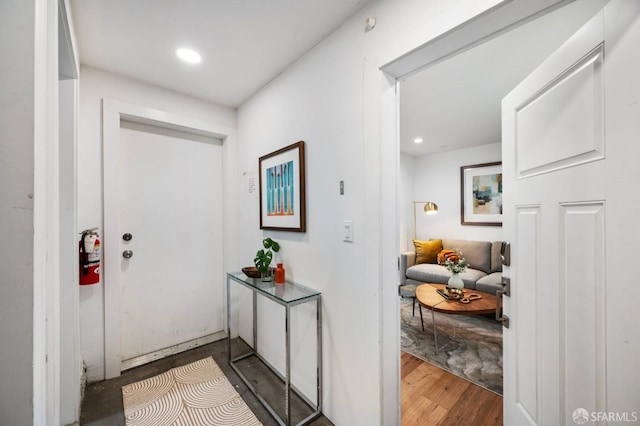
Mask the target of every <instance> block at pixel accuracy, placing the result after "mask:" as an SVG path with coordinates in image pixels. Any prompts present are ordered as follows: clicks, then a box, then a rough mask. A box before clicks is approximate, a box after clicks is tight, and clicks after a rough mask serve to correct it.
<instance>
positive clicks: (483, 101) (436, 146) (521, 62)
mask: <svg viewBox="0 0 640 426" xmlns="http://www.w3.org/2000/svg"><path fill="white" fill-rule="evenodd" d="M601 7H602V1H601V0H579V1H576V2H574V3H571V4H569V5H568V6H566V7H563V8H561V9H558V10H556V11H555V12H552V13H550V14H547V15H545V16H543V17H541V18H539V19H536V20H533V21H531V22H529V23H527V24H525V25H522V26H520V27H518V28H516V29H514V30H511V31H509V32H508V33H506V34H504V35H502V36H500V37H498V38H494V39H493V40H491V41H489V42H487V43H484V44H481V45H479V46H477V47H475V48H473V49H470V50H468V51H466V52H464V53H462V54H459V55H457V56H455V57H452V58H451V59H448V60H446V61H443V62H441V63H439V64H437V65H435V66H433V67H431V68H428V69H425V70H423V71H420V72H419V73H416V74H414V75H412V76H410V77H408V78H407V79H406V81H403V82H402V83H401V84H400V151H401V152H403V153H406V154H409V155H411V156H415V157H417V156H422V155H428V154H433V153H437V152H443V151H450V150H455V149H461V148H467V147H471V146H477V145H485V144H490V143H496V142H500V141H501V139H502V138H501V134H500V132H501V130H500V103H501V100H502V98H503V97H504V96H505V95H506V94H507V93H509V91H510V90H511V89H512V88H513V87H515V86H516V85H517V84H518V82H520V81H521V80H523V78H524V77H525V76H527V75H528V74H529V73H530V72H531V71H532V70H533V69H534V68H535V67H536V66H537V65H539V64H540V63H541V62H542V61H543V60H544V59H545V58H546V57H548V56H549V55H550V54H551V53H552V52H553V51H554V50H555V49H556V48H557V47H558V46H559V45H560V44H561V43H562V42H564V41H565V40H567V39H568V38H569V37H570V36H571V35H572V34H573V33H574V32H575V31H576V30H577V29H578V28H579V27H580V26H581V25H582V24H583V23H584V22H586V21H587V20H588V19H589V18H590V17H592V16H593V15H594V14H595V13H596V12H597V11H598V10H599V9H600V8H601ZM416 137H421V138H422V139H423V140H424V142H422V143H421V144H415V143H414V142H413V140H414V139H415V138H416Z"/></svg>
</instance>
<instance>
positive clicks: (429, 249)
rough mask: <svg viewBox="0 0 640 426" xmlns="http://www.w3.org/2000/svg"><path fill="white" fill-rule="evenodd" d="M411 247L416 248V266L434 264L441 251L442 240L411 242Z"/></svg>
mask: <svg viewBox="0 0 640 426" xmlns="http://www.w3.org/2000/svg"><path fill="white" fill-rule="evenodd" d="M413 245H414V246H415V248H416V264H418V263H436V262H437V260H438V253H440V251H442V240H429V241H418V240H413Z"/></svg>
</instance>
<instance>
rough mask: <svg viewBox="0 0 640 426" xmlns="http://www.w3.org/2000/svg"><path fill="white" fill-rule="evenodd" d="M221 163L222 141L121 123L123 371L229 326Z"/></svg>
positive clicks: (136, 124) (147, 126)
mask: <svg viewBox="0 0 640 426" xmlns="http://www.w3.org/2000/svg"><path fill="white" fill-rule="evenodd" d="M221 158H222V143H221V141H220V140H216V139H212V138H205V137H201V136H196V135H191V134H185V133H181V132H177V131H173V130H168V129H164V128H160V127H155V126H150V125H143V124H138V123H131V122H125V121H122V123H121V127H120V171H119V174H120V183H119V184H120V186H119V188H120V229H121V232H122V234H123V235H124V234H125V233H129V234H131V239H130V240H129V241H125V239H124V238H123V239H121V240H120V245H121V251H122V252H123V254H124V251H126V250H129V251H131V253H132V256H131V257H130V258H128V259H127V258H125V257H124V255H123V257H122V258H121V271H120V279H121V281H120V282H121V287H122V300H121V306H122V310H121V312H122V323H121V357H122V360H123V368H127V367H131V366H133V365H137V364H140V363H142V362H144V361H149V360H151V359H155V358H157V357H160V356H163V355H166V354H167V353H171V352H176V351H177V350H184V349H186V348H187V347H189V346H190V345H191V346H193V345H194V343H193V341H194V340H196V339H201V338H203V337H206V336H210V335H212V334H214V333H217V332H221V331H222V330H223V328H224V324H223V303H222V301H223V294H222V291H223V285H222V282H221V280H222V276H223V273H222V160H221ZM189 342H192V343H191V344H190V343H189ZM185 345H187V346H186V347H185ZM167 348H180V349H175V350H171V349H167ZM149 354H151V355H149ZM141 356H143V357H142V358H143V359H142V361H134V362H133V363H132V362H131V361H128V360H132V359H138V360H139V357H141Z"/></svg>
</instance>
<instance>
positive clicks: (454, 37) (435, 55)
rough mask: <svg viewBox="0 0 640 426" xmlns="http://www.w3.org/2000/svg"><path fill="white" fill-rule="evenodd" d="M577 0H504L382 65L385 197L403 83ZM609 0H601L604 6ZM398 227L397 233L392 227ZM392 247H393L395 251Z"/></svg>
mask: <svg viewBox="0 0 640 426" xmlns="http://www.w3.org/2000/svg"><path fill="white" fill-rule="evenodd" d="M573 1H575V0H541V1H538V2H535V3H534V2H531V1H529V0H512V1H502V2H500V3H498V4H497V5H496V6H494V7H493V8H490V9H488V10H487V11H485V12H483V13H481V14H479V15H477V16H476V17H474V18H472V19H471V20H469V21H467V22H464V23H462V24H460V25H459V26H457V27H455V28H453V29H451V30H449V31H447V32H445V33H443V34H441V35H439V36H437V37H435V38H433V39H432V40H430V41H428V42H426V43H424V44H423V45H421V46H418V47H416V48H415V49H414V50H412V51H410V52H408V53H407V54H405V55H402V56H400V57H398V58H396V59H393V60H392V61H390V62H388V63H386V64H384V65H382V66H381V67H380V81H381V83H382V84H381V92H380V111H379V112H380V129H381V132H380V138H381V144H380V146H381V151H383V152H384V155H381V167H380V170H381V173H382V174H383V175H384V176H382V177H381V178H382V179H381V180H382V181H383V182H388V183H389V184H388V185H385V186H383V188H382V194H381V199H383V200H395V199H397V195H398V192H399V191H398V184H399V178H398V173H399V155H400V138H399V136H400V135H399V130H398V129H399V127H400V125H399V120H400V97H399V92H400V91H399V87H400V84H401V81H402V80H403V79H405V78H406V77H409V76H410V75H412V74H415V73H417V72H419V71H421V70H423V69H425V68H428V67H431V66H433V65H436V64H438V63H440V62H442V61H444V60H446V59H448V58H450V57H453V56H455V55H457V54H459V53H462V52H464V51H466V50H469V49H471V48H473V47H475V46H477V45H480V44H482V43H485V42H487V41H489V40H491V39H493V38H495V37H498V36H499V35H502V34H504V33H505V32H508V31H510V30H512V29H514V28H516V27H518V26H520V25H522V24H525V23H527V22H529V21H531V20H534V19H536V18H538V17H541V16H543V15H545V14H547V13H549V12H552V11H554V10H556V9H558V8H561V7H563V6H566V5H567V4H569V3H572V2H573ZM608 1H609V0H602V2H603V6H604V4H606V3H607V2H608ZM387 204H388V206H386V207H385V204H384V203H383V205H382V206H381V207H380V209H381V211H384V213H385V214H382V215H381V222H380V232H381V235H382V247H389V248H390V249H388V250H386V249H385V250H383V252H382V254H381V257H382V259H383V262H382V265H383V266H382V271H381V273H382V283H381V305H380V306H381V325H380V330H381V340H382V342H384V343H383V344H381V345H380V359H381V372H380V377H381V386H382V389H390V390H392V391H389V392H387V391H384V392H383V393H382V396H381V403H382V404H381V405H382V407H381V408H382V413H381V420H382V424H400V409H401V399H400V377H401V376H400V319H399V302H398V292H397V291H398V290H397V282H398V271H397V265H396V261H397V259H393V258H394V257H395V258H397V257H398V253H399V252H400V247H399V242H400V238H399V233H398V222H397V220H398V217H402V214H401V210H400V209H402V208H403V206H398V205H395V206H391V204H392V203H387ZM390 229H394V230H396V231H395V232H389V231H388V230H390ZM391 248H393V249H391Z"/></svg>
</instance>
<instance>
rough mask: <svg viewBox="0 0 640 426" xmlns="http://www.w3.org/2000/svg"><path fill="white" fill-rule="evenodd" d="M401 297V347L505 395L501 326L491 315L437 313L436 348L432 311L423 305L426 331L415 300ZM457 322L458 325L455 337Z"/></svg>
mask: <svg viewBox="0 0 640 426" xmlns="http://www.w3.org/2000/svg"><path fill="white" fill-rule="evenodd" d="M412 303H413V301H412V299H410V298H402V299H400V315H401V330H400V333H401V342H400V346H401V349H402V350H403V351H405V352H407V353H409V354H411V355H413V356H415V357H418V358H420V359H422V360H424V361H427V362H430V363H431V364H433V365H435V366H437V367H440V368H443V369H445V370H447V371H450V372H451V373H453V374H455V375H456V376H459V377H462V378H463V379H466V380H469V381H471V382H473V383H475V384H477V385H480V386H482V387H484V388H487V389H489V390H491V391H493V392H496V393H498V394H500V395H502V326H501V325H500V324H499V323H498V322H497V321H495V320H494V319H493V318H492V317H491V316H488V315H487V316H485V315H448V314H439V313H437V312H436V313H435V317H436V318H435V319H436V325H437V332H438V348H439V349H440V350H439V351H438V352H437V353H436V350H435V342H434V338H433V323H432V321H431V311H429V310H428V309H425V308H422V315H423V317H424V331H422V328H421V327H420V313H419V311H418V304H417V303H416V310H415V316H414V317H412V316H411V306H412ZM454 325H455V326H456V332H455V336H456V337H455V339H453V336H454V334H453V330H454Z"/></svg>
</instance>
